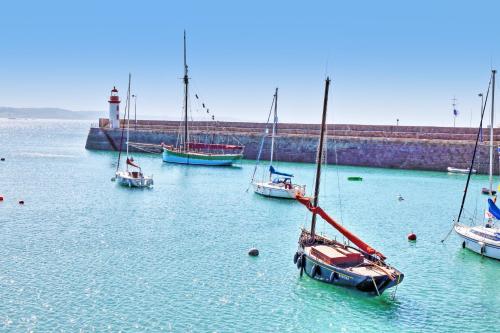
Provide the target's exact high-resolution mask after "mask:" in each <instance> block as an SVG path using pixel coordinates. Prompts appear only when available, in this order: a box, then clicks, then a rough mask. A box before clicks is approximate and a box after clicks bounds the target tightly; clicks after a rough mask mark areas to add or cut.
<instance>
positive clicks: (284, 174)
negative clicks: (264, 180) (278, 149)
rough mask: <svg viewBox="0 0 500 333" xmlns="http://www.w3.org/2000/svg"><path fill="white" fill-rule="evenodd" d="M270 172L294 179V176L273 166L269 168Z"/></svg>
mask: <svg viewBox="0 0 500 333" xmlns="http://www.w3.org/2000/svg"><path fill="white" fill-rule="evenodd" d="M269 172H270V173H271V174H273V175H279V176H284V177H293V175H292V174H291V173H284V172H279V171H278V170H276V169H275V168H274V167H273V166H272V165H270V166H269Z"/></svg>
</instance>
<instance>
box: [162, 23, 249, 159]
mask: <svg viewBox="0 0 500 333" xmlns="http://www.w3.org/2000/svg"><path fill="white" fill-rule="evenodd" d="M183 82H184V123H183V127H184V135H183V140H182V143H181V144H180V145H178V146H176V147H174V146H169V145H163V144H162V148H163V154H162V157H163V161H164V162H168V163H177V164H192V165H208V166H230V165H233V164H234V163H236V162H238V161H239V160H241V159H242V158H243V149H244V147H243V146H240V145H228V144H217V143H199V142H191V141H190V140H189V121H188V87H189V76H188V65H187V62H186V32H185V31H184V78H183ZM195 96H196V98H198V95H195ZM203 107H205V105H204V104H203ZM207 112H208V109H207ZM212 119H213V116H212Z"/></svg>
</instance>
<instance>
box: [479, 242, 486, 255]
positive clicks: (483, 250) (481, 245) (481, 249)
mask: <svg viewBox="0 0 500 333" xmlns="http://www.w3.org/2000/svg"><path fill="white" fill-rule="evenodd" d="M477 244H478V245H479V246H480V247H481V248H480V250H479V252H481V254H484V252H486V251H485V250H486V246H485V244H484V243H483V242H479V243H477Z"/></svg>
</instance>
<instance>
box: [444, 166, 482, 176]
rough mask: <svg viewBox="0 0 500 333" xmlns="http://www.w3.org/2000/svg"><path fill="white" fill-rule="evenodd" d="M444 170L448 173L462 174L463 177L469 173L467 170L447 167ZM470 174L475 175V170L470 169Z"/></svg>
mask: <svg viewBox="0 0 500 333" xmlns="http://www.w3.org/2000/svg"><path fill="white" fill-rule="evenodd" d="M446 170H447V171H448V173H458V174H463V175H466V174H468V173H469V169H459V168H452V167H448V168H447V169H446ZM472 173H477V170H476V169H472Z"/></svg>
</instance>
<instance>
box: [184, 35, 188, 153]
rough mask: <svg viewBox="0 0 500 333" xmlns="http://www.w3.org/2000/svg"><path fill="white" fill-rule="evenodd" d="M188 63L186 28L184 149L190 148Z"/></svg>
mask: <svg viewBox="0 0 500 333" xmlns="http://www.w3.org/2000/svg"><path fill="white" fill-rule="evenodd" d="M188 85H189V77H188V65H187V61H186V30H184V150H187V149H188V138H189V135H188Z"/></svg>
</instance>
